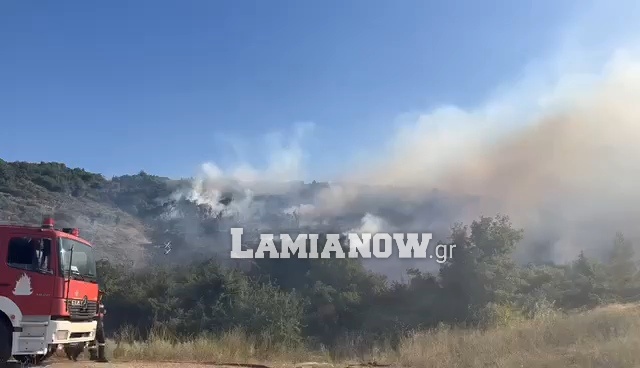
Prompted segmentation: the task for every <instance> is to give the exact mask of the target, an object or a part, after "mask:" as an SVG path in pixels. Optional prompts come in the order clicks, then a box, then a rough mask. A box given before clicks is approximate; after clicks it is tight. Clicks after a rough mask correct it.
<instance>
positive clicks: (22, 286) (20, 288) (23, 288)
mask: <svg viewBox="0 0 640 368" xmlns="http://www.w3.org/2000/svg"><path fill="white" fill-rule="evenodd" d="M32 293H33V290H31V279H30V278H29V275H27V274H26V273H23V274H22V276H20V278H19V279H18V281H16V287H15V288H14V289H13V295H31V294H32Z"/></svg>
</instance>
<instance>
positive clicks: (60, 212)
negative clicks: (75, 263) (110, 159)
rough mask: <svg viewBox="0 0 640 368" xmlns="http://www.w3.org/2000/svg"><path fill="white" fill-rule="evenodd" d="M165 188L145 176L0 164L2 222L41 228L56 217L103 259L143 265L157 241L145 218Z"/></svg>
mask: <svg viewBox="0 0 640 368" xmlns="http://www.w3.org/2000/svg"><path fill="white" fill-rule="evenodd" d="M166 183H167V180H163V179H161V178H157V177H151V176H146V175H145V174H142V173H141V174H139V175H136V176H122V177H116V178H113V179H111V180H107V179H105V178H104V177H103V176H101V175H99V174H94V173H89V172H86V171H84V170H81V169H71V168H68V167H66V166H65V165H64V164H59V163H39V164H33V163H24V162H11V163H10V162H5V161H2V160H0V221H2V222H16V223H31V224H38V223H39V222H40V221H41V219H42V215H44V214H53V215H54V217H55V219H56V221H57V223H58V225H59V226H65V227H66V226H68V227H77V228H79V229H80V232H81V234H82V236H83V237H84V238H86V239H88V240H91V241H93V243H95V245H96V249H97V253H98V255H99V256H100V257H102V258H107V259H110V260H115V261H118V262H125V261H127V262H134V263H135V264H141V263H145V261H146V260H147V259H148V256H149V255H148V251H149V249H150V244H152V242H153V240H152V237H151V235H152V234H153V228H152V224H150V223H149V222H147V221H146V217H145V216H144V215H145V213H144V211H145V210H151V209H152V208H153V207H154V206H155V202H154V200H155V198H151V197H150V195H149V191H151V190H154V189H158V188H161V189H162V188H164V187H165V186H166V185H168V184H166ZM153 184H156V186H155V187H154V186H153Z"/></svg>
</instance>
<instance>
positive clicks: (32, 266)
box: [7, 237, 53, 273]
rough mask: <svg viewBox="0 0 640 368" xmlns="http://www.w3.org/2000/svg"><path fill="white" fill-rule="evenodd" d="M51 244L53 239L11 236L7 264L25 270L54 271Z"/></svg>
mask: <svg viewBox="0 0 640 368" xmlns="http://www.w3.org/2000/svg"><path fill="white" fill-rule="evenodd" d="M51 244H52V241H51V239H46V238H30V237H15V238H11V239H10V240H9V247H8V252H7V253H8V254H7V264H8V265H9V266H11V267H14V268H20V269H23V270H28V271H38V272H47V273H52V272H53V268H52V267H51V266H52V264H51Z"/></svg>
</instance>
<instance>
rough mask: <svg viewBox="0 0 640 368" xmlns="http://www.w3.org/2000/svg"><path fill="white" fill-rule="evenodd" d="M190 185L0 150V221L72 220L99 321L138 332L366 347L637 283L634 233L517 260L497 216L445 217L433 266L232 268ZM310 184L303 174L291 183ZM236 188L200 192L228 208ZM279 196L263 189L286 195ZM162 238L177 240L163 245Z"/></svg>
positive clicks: (285, 263) (206, 208)
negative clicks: (391, 276)
mask: <svg viewBox="0 0 640 368" xmlns="http://www.w3.org/2000/svg"><path fill="white" fill-rule="evenodd" d="M190 185H191V184H190V181H189V180H171V179H168V178H161V177H156V176H152V175H148V174H146V173H144V172H141V173H139V174H137V175H132V176H121V177H114V178H111V179H107V178H104V177H102V176H101V175H99V174H93V173H89V172H86V171H84V170H81V169H70V168H67V167H66V166H65V165H63V164H58V163H41V164H30V163H9V162H4V161H1V160H0V220H1V221H16V222H18V221H19V222H32V223H38V222H39V221H40V217H41V214H42V213H43V211H52V212H53V213H54V215H55V217H56V219H57V221H58V223H59V224H60V225H61V226H77V227H80V230H81V234H83V236H84V237H86V238H87V239H91V240H93V242H94V243H95V245H96V248H97V250H98V252H99V254H100V255H101V256H103V258H104V259H103V260H102V261H100V264H99V277H100V279H101V283H102V285H103V287H104V288H105V289H106V290H107V292H108V295H107V297H106V305H107V308H108V318H107V319H106V326H107V329H108V332H109V333H110V334H114V333H116V332H117V331H118V330H120V329H122V328H123V327H124V326H128V327H129V328H130V329H133V330H134V331H136V332H137V333H139V334H141V335H142V336H144V335H145V334H146V333H147V332H148V331H149V330H150V329H151V328H153V327H157V326H163V328H165V329H167V330H169V331H170V332H172V333H175V334H176V335H178V336H181V335H182V336H187V335H193V334H198V333H202V332H210V333H222V332H226V331H229V330H233V329H242V330H244V331H245V332H247V333H248V334H251V335H253V336H256V338H257V339H260V340H261V341H263V342H266V343H268V344H280V343H287V344H291V343H300V344H306V345H310V346H321V345H323V346H340V345H341V344H343V342H344V341H351V343H354V342H355V343H356V344H362V345H363V347H364V345H369V344H373V343H375V342H380V341H386V342H387V343H390V344H394V343H395V342H397V341H398V339H399V338H400V337H401V336H403V335H404V334H406V333H409V332H410V331H414V330H420V329H428V328H433V327H436V326H438V325H441V324H446V325H460V326H474V327H478V326H479V327H484V326H489V325H495V324H500V323H508V322H509V321H510V320H512V319H524V318H531V317H534V316H536V314H539V313H544V312H545V311H548V310H549V309H550V308H554V309H561V310H571V309H580V308H592V307H595V306H597V305H599V304H603V303H608V302H615V301H632V300H635V299H636V296H637V295H638V294H640V277H639V275H638V272H637V271H638V267H637V265H636V263H635V255H634V250H633V246H632V244H630V242H629V241H628V240H626V239H625V237H624V235H623V234H611V240H610V242H609V243H608V244H603V249H606V253H607V254H606V257H605V259H604V261H597V260H595V259H590V258H588V257H587V256H585V255H584V254H581V255H580V256H579V257H578V258H577V259H575V260H574V261H573V262H571V263H569V264H564V265H554V264H521V263H516V262H515V261H514V258H513V254H514V252H515V251H516V249H517V247H518V244H519V243H520V242H521V241H522V238H523V236H524V234H525V232H526V229H518V228H515V227H514V226H513V225H512V223H511V222H510V220H509V218H508V217H507V216H501V215H497V216H495V217H479V218H477V219H476V220H475V221H472V222H471V223H468V224H456V223H452V224H451V227H450V231H449V234H448V236H449V238H450V240H451V241H453V242H454V243H455V244H456V245H457V248H456V251H457V253H455V256H454V257H453V258H451V259H450V260H449V261H448V262H447V263H446V264H444V265H443V266H442V267H441V268H440V269H439V270H436V271H434V272H433V273H425V272H424V271H419V270H417V269H413V270H410V271H409V274H408V275H409V276H408V278H407V279H405V280H404V281H405V282H396V281H390V280H388V279H387V278H385V277H384V276H382V275H380V274H377V273H374V272H372V271H371V270H370V269H368V268H366V267H365V266H364V265H363V264H362V263H361V262H360V261H359V260H354V259H316V260H313V259H312V260H305V259H288V260H283V259H261V260H256V261H255V262H254V263H251V264H249V263H246V264H243V266H244V267H240V268H238V267H230V266H234V264H230V263H229V262H228V261H227V260H225V259H224V257H217V256H216V255H217V254H218V253H216V252H217V250H216V249H217V248H216V247H215V244H214V245H211V244H209V243H206V242H201V241H202V239H204V238H207V237H209V238H207V239H214V240H215V239H216V236H218V235H216V234H219V233H221V232H223V231H221V229H223V228H224V227H223V225H224V221H223V219H222V216H221V215H220V212H219V211H218V209H216V206H213V207H212V205H211V204H206V203H204V202H202V201H201V202H198V201H197V200H194V199H193V198H191V199H190V197H188V196H182V197H181V196H177V195H176V193H181V192H182V191H183V190H184V189H185V188H187V189H188V188H189V187H190ZM322 186H323V184H319V183H312V184H305V185H301V186H299V187H296V188H297V189H296V191H295V196H297V197H304V196H308V195H309V193H310V192H313V191H314V190H316V189H317V187H322ZM239 195H240V194H238V193H235V194H234V193H229V194H228V195H226V196H223V197H221V198H216V200H215V201H214V202H212V203H214V204H215V203H217V204H219V205H220V206H221V207H225V208H226V207H229V206H230V205H231V203H233V202H235V201H237V200H239V199H238V198H239ZM290 196H291V194H289V195H288V196H277V195H273V196H270V197H268V198H263V200H264V201H266V202H269V203H272V202H273V203H276V204H277V205H278V206H280V207H282V208H286V207H287V206H289V205H291V203H290V202H289V200H290V199H289V197H290ZM430 203H431V205H432V206H435V207H434V208H437V204H438V203H440V202H430ZM434 203H435V204H434ZM176 213H179V216H178V215H176ZM276 217H277V216H275V215H274V216H269V219H270V221H276V220H277V221H281V224H280V225H279V226H284V225H283V224H285V223H289V222H291V221H292V220H293V221H294V222H295V220H296V216H295V214H294V216H289V217H287V216H284V215H283V216H282V218H281V219H279V218H276ZM355 218H356V220H358V219H359V217H357V216H356V217H355ZM185 219H186V220H185ZM187 220H188V221H187ZM287 221H289V222H287ZM341 221H349V219H347V218H345V217H343V218H341ZM349 225H350V224H349ZM193 226H196V227H197V229H196V230H193V229H192V227H193ZM287 226H297V227H298V228H301V227H303V226H304V225H302V224H300V223H297V224H296V223H293V224H289V225H287ZM327 226H328V227H327V229H329V228H330V227H331V226H334V225H332V224H329V225H327ZM169 240H171V241H172V244H174V245H175V252H174V251H172V253H170V254H169V255H165V254H164V252H163V250H162V244H163V243H164V242H165V241H169ZM319 244H322V241H320V242H319ZM187 249H188V250H189V251H186V250H187ZM220 249H223V248H220ZM226 249H227V248H224V249H223V250H226ZM174 253H175V256H174ZM223 253H224V252H220V254H223ZM150 261H153V262H150ZM160 261H162V262H160Z"/></svg>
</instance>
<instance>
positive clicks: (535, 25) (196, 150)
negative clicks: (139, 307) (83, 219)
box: [0, 0, 580, 177]
mask: <svg viewBox="0 0 640 368" xmlns="http://www.w3.org/2000/svg"><path fill="white" fill-rule="evenodd" d="M579 4H580V2H578V1H562V0H553V1H552V0H536V1H533V0H530V1H524V0H522V1H514V0H486V1H477V0H452V1H435V0H396V1H382V0H372V1H365V0H339V1H338V0H315V1H311V0H308V1H293V0H291V1H276V0H268V1H267V0H255V1H250V0H241V1H237V0H233V1H232V0H229V1H222V0H213V1H205V0H198V1H196V0H193V1H161V0H153V1H150V0H149V1H147V0H144V1H143V0H137V1H105V2H97V1H69V0H65V1H17V0H15V1H14V0H7V1H2V2H0V56H1V57H0V127H1V128H0V137H2V138H3V139H2V142H1V143H0V158H2V159H5V160H10V161H14V160H21V161H22V160H24V161H60V162H64V163H66V164H68V165H70V166H72V167H83V168H85V169H87V170H90V171H94V172H101V173H104V174H105V175H106V176H111V175H119V174H126V173H136V172H137V171H139V170H145V171H147V172H150V173H154V174H158V175H166V176H172V177H180V176H191V175H193V174H194V172H195V171H196V170H197V168H198V166H199V165H200V164H201V163H203V162H208V161H212V162H216V163H218V164H219V165H221V166H223V167H224V166H225V165H229V164H232V163H233V162H234V160H235V159H237V157H234V156H233V155H232V153H233V152H232V150H230V146H229V144H228V142H244V144H245V147H244V151H243V155H244V156H243V157H242V159H243V160H247V161H248V162H250V163H251V164H253V165H255V166H257V167H260V166H261V165H262V164H264V162H263V161H264V159H265V157H264V156H265V148H264V146H265V144H264V140H263V137H264V135H265V134H268V133H271V132H281V133H283V134H285V137H286V136H287V134H289V133H290V132H291V131H292V130H293V127H294V124H296V123H300V122H312V123H313V124H315V129H314V131H313V133H312V134H311V135H312V139H309V140H308V141H307V143H305V146H304V150H305V151H306V152H308V154H309V161H308V166H309V168H310V172H311V173H312V174H317V175H318V176H320V177H321V176H322V175H323V173H327V172H330V171H331V168H335V167H339V165H340V164H341V163H342V162H343V161H344V159H345V157H347V156H350V155H352V154H355V153H356V152H357V151H358V150H359V149H360V148H362V147H367V146H370V147H375V146H376V145H379V144H382V143H384V141H385V139H386V137H387V135H388V134H390V132H391V130H392V129H393V124H394V121H396V119H397V117H398V116H401V115H402V114H405V113H408V112H412V111H421V110H426V109H429V108H431V107H432V106H436V105H440V104H456V105H458V106H463V107H465V106H473V105H474V104H477V103H479V102H480V101H481V100H482V99H484V98H485V97H486V94H487V93H488V92H489V91H491V90H493V88H494V87H495V86H496V85H498V84H500V83H502V82H504V81H508V80H512V79H515V78H518V76H519V74H520V73H522V69H523V67H524V66H525V65H526V64H527V63H528V62H530V61H531V60H532V59H534V58H535V57H536V56H537V55H542V54H544V53H546V52H547V51H548V47H549V46H550V45H551V44H552V43H553V42H552V41H553V39H554V37H556V36H557V34H558V32H559V29H560V27H561V26H562V25H563V23H564V21H565V20H566V18H567V17H568V16H569V15H570V14H571V13H572V11H573V10H575V9H573V8H574V7H575V6H578V5H579ZM225 142H226V143H225Z"/></svg>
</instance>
